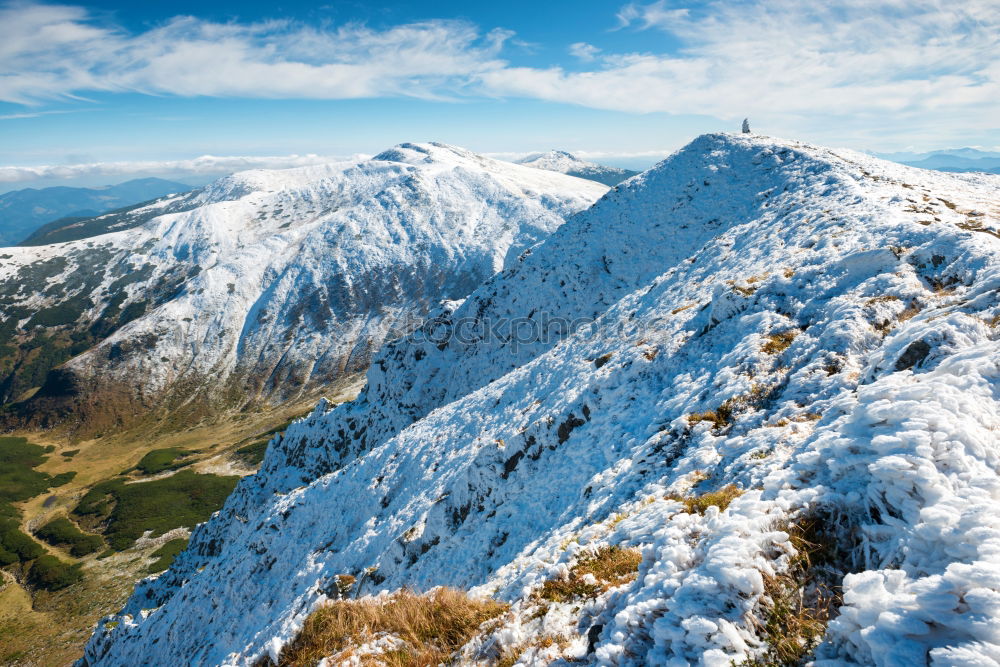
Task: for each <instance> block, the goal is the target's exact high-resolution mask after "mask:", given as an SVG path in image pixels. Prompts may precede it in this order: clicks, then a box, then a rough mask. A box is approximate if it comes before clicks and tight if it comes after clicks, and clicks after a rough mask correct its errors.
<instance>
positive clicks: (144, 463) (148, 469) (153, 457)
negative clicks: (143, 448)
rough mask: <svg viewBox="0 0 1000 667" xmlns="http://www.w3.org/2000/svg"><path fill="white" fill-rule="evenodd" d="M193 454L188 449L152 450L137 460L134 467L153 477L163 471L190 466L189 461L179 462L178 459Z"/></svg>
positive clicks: (168, 448)
mask: <svg viewBox="0 0 1000 667" xmlns="http://www.w3.org/2000/svg"><path fill="white" fill-rule="evenodd" d="M193 453H194V452H192V451H191V450H189V449H181V448H180V447H167V448H165V449H154V450H153V451H151V452H149V453H148V454H146V455H145V456H143V457H142V458H141V459H139V463H138V464H136V466H135V467H136V468H138V469H139V470H140V471H142V472H143V473H144V474H146V475H155V474H156V473H160V472H163V471H165V470H176V469H177V468H182V467H184V466H186V465H191V461H179V460H178V459H183V458H185V457H187V456H189V455H190V454H193Z"/></svg>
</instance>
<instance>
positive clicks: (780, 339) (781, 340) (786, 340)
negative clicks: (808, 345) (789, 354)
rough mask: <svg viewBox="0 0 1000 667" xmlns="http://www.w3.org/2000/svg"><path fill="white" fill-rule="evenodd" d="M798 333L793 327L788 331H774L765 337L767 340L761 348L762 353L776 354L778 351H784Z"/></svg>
mask: <svg viewBox="0 0 1000 667" xmlns="http://www.w3.org/2000/svg"><path fill="white" fill-rule="evenodd" d="M798 335H799V332H798V331H796V330H795V329H789V330H788V331H782V332H780V333H774V334H771V335H769V336H768V337H767V342H766V343H764V346H763V347H762V348H761V350H762V351H763V352H764V354H778V353H779V352H784V351H785V350H787V349H788V348H789V347H790V346H791V344H792V341H794V340H795V337H796V336H798Z"/></svg>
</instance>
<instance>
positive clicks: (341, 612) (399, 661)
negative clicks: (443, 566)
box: [261, 588, 510, 667]
mask: <svg viewBox="0 0 1000 667" xmlns="http://www.w3.org/2000/svg"><path fill="white" fill-rule="evenodd" d="M509 608H510V607H509V606H508V605H506V604H504V603H501V602H497V601H496V600H490V599H486V600H476V599H472V598H470V597H469V596H468V595H466V594H465V593H464V592H462V591H457V590H454V589H451V588H439V589H436V590H434V591H432V592H430V593H427V594H425V595H417V594H416V593H413V592H412V591H408V590H406V589H403V590H401V591H398V592H396V593H393V594H392V595H389V596H387V597H380V598H366V599H362V600H337V601H334V602H331V603H329V604H326V605H324V606H322V607H320V608H319V609H317V610H316V611H314V612H313V613H312V614H311V615H310V616H309V618H307V619H306V622H305V625H304V626H303V628H302V630H301V631H300V632H299V634H298V636H297V637H296V638H295V640H294V641H292V642H291V643H290V644H289V645H288V646H286V647H285V648H284V650H282V652H281V656H280V658H279V660H278V665H279V666H280V667H283V666H285V665H289V666H291V665H315V664H316V663H317V662H318V661H320V660H321V659H322V658H324V657H328V656H333V655H338V654H341V653H344V652H346V651H350V650H351V649H352V648H354V647H358V646H361V645H363V644H365V643H366V642H370V641H372V640H374V639H375V638H376V636H378V635H379V634H380V633H385V634H389V635H394V636H396V637H399V638H400V639H402V640H403V641H405V642H406V644H407V646H405V647H404V648H401V649H398V650H395V651H391V652H388V653H385V654H380V655H379V656H378V660H379V662H380V663H382V664H385V665H388V666H389V667H404V666H406V667H430V666H431V665H438V664H440V663H442V662H448V660H449V659H450V658H451V656H452V655H453V654H454V653H455V652H456V651H457V650H458V649H460V648H461V647H462V646H464V645H465V644H466V643H468V642H469V641H470V640H471V639H472V638H473V637H475V636H476V634H477V633H478V631H479V627H480V626H481V625H482V624H483V623H485V622H486V621H490V620H492V619H495V618H497V617H498V616H500V615H501V614H503V613H505V612H506V611H507V610H508V609H509ZM344 657H345V658H346V657H347V656H344ZM261 664H264V665H268V664H271V663H270V661H269V660H268V661H267V662H264V663H261Z"/></svg>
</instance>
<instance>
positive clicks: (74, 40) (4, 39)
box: [0, 4, 512, 104]
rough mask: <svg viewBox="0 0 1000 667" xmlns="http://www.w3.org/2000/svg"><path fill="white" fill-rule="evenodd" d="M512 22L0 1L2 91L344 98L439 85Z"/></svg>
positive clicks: (481, 59)
mask: <svg viewBox="0 0 1000 667" xmlns="http://www.w3.org/2000/svg"><path fill="white" fill-rule="evenodd" d="M511 34H512V33H510V32H508V31H503V30H494V31H491V32H488V33H485V34H483V33H481V32H480V31H479V30H478V29H477V28H476V26H474V25H471V24H469V23H467V22H463V21H446V20H439V21H423V22H419V23H412V24H406V25H399V26H395V27H392V28H389V29H387V30H382V31H377V30H372V29H370V28H366V27H365V26H361V25H345V26H340V27H337V28H333V29H320V28H314V27H310V26H306V25H301V24H296V23H291V22H285V21H269V22H263V23H252V24H240V23H213V22H210V21H204V20H200V19H197V18H193V17H177V18H174V19H171V20H170V21H168V22H167V23H165V24H163V25H160V26H157V27H154V28H152V29H150V30H148V31H146V32H144V33H141V34H129V33H127V32H126V31H124V30H122V29H120V28H117V27H114V26H110V25H104V24H98V23H97V22H96V21H95V20H94V19H93V18H92V17H91V16H89V15H88V13H87V12H86V10H84V9H82V8H80V7H71V6H61V5H31V4H28V5H25V4H13V5H6V6H5V7H4V8H2V9H0V71H3V72H9V73H10V74H3V75H0V101H7V102H15V103H22V104H31V103H37V102H39V101H42V100H46V99H52V98H64V97H72V96H74V95H77V94H81V93H86V92H88V91H138V92H144V93H149V94H171V95H182V96H196V95H212V96H231V97H271V98H321V99H341V98H358V97H381V96H416V97H435V96H438V95H439V94H441V93H442V92H445V93H452V92H454V89H455V83H456V82H457V81H458V80H460V79H462V78H467V77H470V76H473V75H475V74H476V73H477V72H479V71H481V70H483V69H489V68H496V67H500V66H502V63H499V62H497V61H495V60H494V58H495V55H496V54H497V53H498V52H499V51H500V49H502V47H503V44H504V42H505V41H506V40H507V39H509V38H510V36H511Z"/></svg>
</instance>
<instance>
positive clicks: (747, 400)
mask: <svg viewBox="0 0 1000 667" xmlns="http://www.w3.org/2000/svg"><path fill="white" fill-rule="evenodd" d="M774 390H775V388H774V387H769V386H766V385H762V384H755V385H753V386H752V387H750V391H748V392H747V393H745V394H740V395H739V396H733V397H732V398H729V399H726V400H725V401H723V402H722V404H721V405H720V406H719V407H717V408H715V409H714V410H706V411H705V412H694V413H692V414H689V415H688V418H687V420H688V424H690V425H691V426H694V425H696V424H698V423H700V422H711V423H712V425H713V429H714V430H716V431H722V430H723V429H725V428H727V427H728V426H729V425H730V424H732V423H733V422H734V421H736V416H737V414H739V413H740V412H743V411H745V410H747V409H752V408H758V407H760V406H761V405H763V404H764V402H765V401H767V399H769V398H770V397H771V394H772V393H773V392H774Z"/></svg>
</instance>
